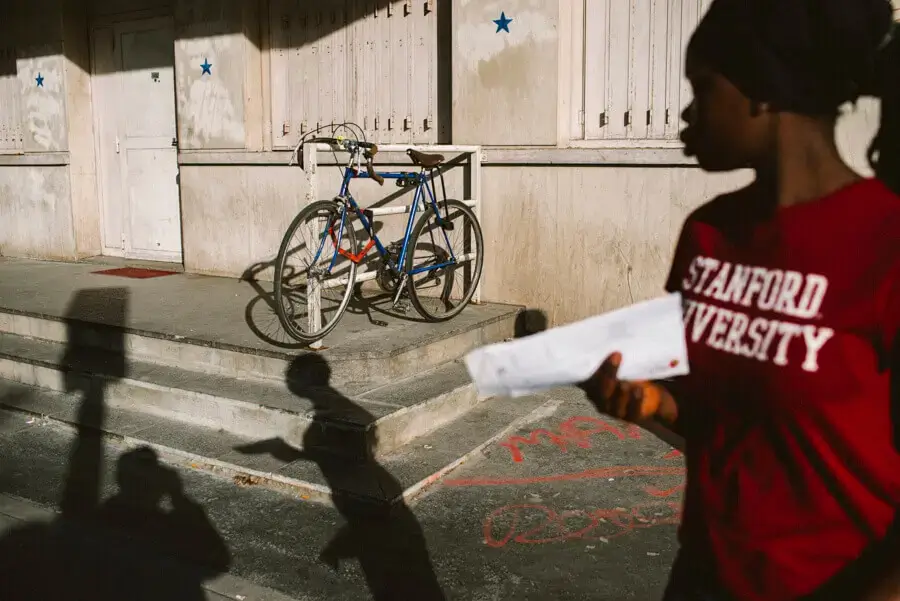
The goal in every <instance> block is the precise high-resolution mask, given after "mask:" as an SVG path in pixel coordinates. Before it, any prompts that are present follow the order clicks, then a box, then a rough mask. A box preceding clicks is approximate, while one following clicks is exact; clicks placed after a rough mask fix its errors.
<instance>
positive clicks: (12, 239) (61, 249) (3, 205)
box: [0, 166, 76, 259]
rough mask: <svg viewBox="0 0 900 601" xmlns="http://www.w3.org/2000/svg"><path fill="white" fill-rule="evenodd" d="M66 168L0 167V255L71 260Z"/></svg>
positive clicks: (73, 249) (70, 213) (72, 245)
mask: <svg viewBox="0 0 900 601" xmlns="http://www.w3.org/2000/svg"><path fill="white" fill-rule="evenodd" d="M70 198H71V197H70V189H69V169H68V167H66V166H56V167H44V166H15V167H0V253H2V254H3V255H6V256H14V257H35V258H43V259H75V258H76V256H75V234H74V232H75V230H74V227H73V225H72V205H71V202H70Z"/></svg>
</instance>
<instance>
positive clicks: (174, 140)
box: [172, 138, 178, 148]
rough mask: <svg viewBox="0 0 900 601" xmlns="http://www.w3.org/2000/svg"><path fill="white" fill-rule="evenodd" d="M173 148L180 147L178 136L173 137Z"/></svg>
mask: <svg viewBox="0 0 900 601" xmlns="http://www.w3.org/2000/svg"><path fill="white" fill-rule="evenodd" d="M172 148H178V138H172Z"/></svg>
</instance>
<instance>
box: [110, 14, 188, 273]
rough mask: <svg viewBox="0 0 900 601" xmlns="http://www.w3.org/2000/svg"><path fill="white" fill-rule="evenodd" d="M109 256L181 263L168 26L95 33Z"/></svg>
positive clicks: (147, 24)
mask: <svg viewBox="0 0 900 601" xmlns="http://www.w3.org/2000/svg"><path fill="white" fill-rule="evenodd" d="M93 46H94V70H95V73H94V107H95V108H94V111H95V122H96V125H97V127H96V131H97V139H98V144H97V146H98V154H99V156H100V171H101V173H100V180H101V186H100V188H101V197H102V206H103V217H104V227H103V233H104V241H103V242H104V244H103V245H104V252H105V253H106V254H111V255H119V256H125V257H129V258H136V259H148V260H159V261H175V262H180V261H181V258H182V257H181V206H180V201H179V197H180V195H179V186H178V149H177V143H176V131H177V129H176V122H175V68H174V63H175V33H174V27H173V25H172V22H171V20H169V19H152V20H146V21H141V22H133V23H119V24H115V25H111V26H108V27H103V28H98V29H95V31H94V44H93Z"/></svg>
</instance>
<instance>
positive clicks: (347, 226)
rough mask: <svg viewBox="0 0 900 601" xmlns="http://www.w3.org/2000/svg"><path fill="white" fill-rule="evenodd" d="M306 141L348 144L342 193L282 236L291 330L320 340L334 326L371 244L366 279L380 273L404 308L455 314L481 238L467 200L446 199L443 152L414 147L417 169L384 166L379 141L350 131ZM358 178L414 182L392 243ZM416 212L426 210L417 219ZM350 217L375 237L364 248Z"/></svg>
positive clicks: (478, 259)
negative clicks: (358, 193) (439, 194)
mask: <svg viewBox="0 0 900 601" xmlns="http://www.w3.org/2000/svg"><path fill="white" fill-rule="evenodd" d="M306 143H307V144H328V145H330V146H332V148H334V149H341V150H344V151H346V152H348V153H349V155H350V158H349V160H348V162H347V165H346V168H345V169H344V177H343V181H342V183H341V189H340V191H339V192H338V195H337V196H336V197H335V198H334V199H333V200H330V201H328V200H323V201H317V202H313V203H311V204H310V205H309V206H307V207H305V208H304V209H303V210H302V211H301V212H300V213H299V214H298V215H297V217H296V218H295V219H294V221H293V223H291V225H290V227H289V228H288V230H287V232H286V233H285V236H284V240H283V241H282V243H281V248H280V250H279V251H278V258H277V259H276V262H275V302H276V309H277V312H278V317H279V320H280V321H281V324H282V326H283V327H284V329H285V331H286V332H287V333H288V334H289V335H290V336H291V337H293V338H295V339H296V340H298V341H300V342H304V343H313V342H317V341H319V340H321V339H322V338H324V337H325V336H326V335H327V334H328V333H329V332H331V331H332V330H333V329H334V327H335V326H336V325H337V324H338V321H339V320H340V318H341V316H342V315H343V314H344V311H345V310H346V309H347V306H348V305H349V303H350V300H351V298H352V296H353V290H354V286H355V284H356V283H357V268H358V266H359V265H360V263H362V262H363V260H364V259H365V258H366V256H367V255H368V254H369V252H370V251H371V250H372V248H375V249H377V251H378V254H379V255H380V262H379V263H378V267H377V269H376V270H375V271H374V273H372V274H371V275H368V277H366V278H365V279H375V280H376V281H377V283H378V285H379V286H380V287H381V289H382V290H383V291H385V292H386V293H389V294H392V295H393V304H392V307H394V308H398V307H399V308H400V310H401V311H402V312H404V313H405V312H406V311H407V310H408V306H407V305H406V298H405V297H406V296H408V299H409V301H410V302H411V303H412V305H413V306H414V307H415V309H416V311H417V312H418V313H419V314H420V315H421V316H422V317H423V318H425V319H426V320H428V321H432V322H434V321H445V320H448V319H450V318H452V317H454V316H456V315H458V314H459V313H460V312H461V311H462V310H463V309H464V308H465V307H466V305H467V304H468V303H469V302H470V301H471V299H472V295H473V294H474V293H475V289H476V287H477V286H478V282H479V280H480V279H481V269H482V265H483V261H484V257H483V251H482V249H483V247H484V237H483V235H482V233H481V226H480V225H479V223H478V219H477V217H476V216H475V213H474V212H473V211H472V209H471V208H470V207H469V206H468V204H466V203H465V202H462V201H459V200H448V199H447V189H446V186H445V185H444V178H443V173H442V172H441V170H440V167H441V165H442V164H443V163H444V157H443V156H442V155H438V154H426V153H422V152H418V151H416V150H413V149H409V150H407V152H406V154H407V155H408V156H409V158H410V159H411V160H412V162H413V164H414V165H416V166H417V167H419V171H418V172H406V171H401V172H380V173H379V172H377V171H375V169H374V167H373V165H372V161H373V159H374V157H375V155H376V154H377V153H378V146H377V145H376V144H372V143H369V142H365V141H360V140H356V139H346V138H313V139H310V140H307V141H306ZM363 166H364V167H365V169H363ZM435 171H437V172H438V177H439V178H440V180H441V188H442V190H443V200H442V201H440V202H438V201H437V200H436V198H435V194H434V189H433V184H432V182H434V181H435V179H434V176H435ZM361 178H365V179H372V180H374V181H376V182H377V183H378V184H380V185H384V182H385V180H395V181H396V184H397V186H398V187H401V188H406V187H415V188H416V190H415V197H414V199H413V203H412V205H411V206H410V207H409V209H408V210H409V220H408V222H407V224H406V230H405V234H404V236H403V239H402V240H400V241H397V242H393V243H391V244H388V245H387V246H385V245H384V244H382V243H381V240H379V238H378V236H377V235H376V233H375V231H374V229H373V225H374V214H373V212H372V211H370V210H364V209H362V208H360V206H359V205H358V204H357V202H356V200H354V198H353V195H352V194H351V193H350V182H351V181H352V180H354V179H361ZM420 210H423V211H424V213H423V214H422V215H421V217H420V219H419V220H418V222H417V221H416V216H417V215H418V214H419V211H420ZM353 215H355V216H356V218H357V219H358V220H359V222H360V223H361V224H362V227H363V230H364V231H365V232H366V234H367V235H368V238H369V240H368V243H367V244H366V246H365V247H364V248H363V249H362V250H361V251H360V250H359V249H358V244H357V240H356V236H357V234H356V230H355V228H354V226H353V224H352V216H353ZM451 238H452V239H453V240H451ZM301 255H302V256H304V257H305V258H304V259H301V260H300V262H299V265H296V266H295V265H294V263H293V261H294V259H295V258H297V257H298V256H301ZM369 272H370V273H371V272H372V269H371V268H370V269H369ZM360 279H363V278H362V276H360ZM457 283H461V287H460V288H457V286H456V284H457Z"/></svg>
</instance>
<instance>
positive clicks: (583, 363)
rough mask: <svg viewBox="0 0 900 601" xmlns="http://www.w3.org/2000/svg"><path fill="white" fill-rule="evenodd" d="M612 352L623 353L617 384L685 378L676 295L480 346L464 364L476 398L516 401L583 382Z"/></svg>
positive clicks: (684, 352) (678, 297) (685, 359)
mask: <svg viewBox="0 0 900 601" xmlns="http://www.w3.org/2000/svg"><path fill="white" fill-rule="evenodd" d="M616 351H618V352H620V353H622V365H621V366H620V368H619V378H620V379H622V380H658V379H663V378H671V377H675V376H683V375H686V374H687V373H688V372H689V367H688V357H687V341H686V340H685V335H684V322H683V314H682V304H681V294H679V293H674V294H669V295H667V296H664V297H661V298H658V299H655V300H651V301H647V302H642V303H638V304H636V305H632V306H630V307H626V308H624V309H619V310H617V311H613V312H611V313H606V314H604V315H598V316H596V317H591V318H589V319H586V320H584V321H580V322H577V323H573V324H569V325H566V326H562V327H559V328H553V329H551V330H547V331H545V332H541V333H540V334H535V335H534V336H529V337H527V338H522V339H520V340H514V341H512V342H505V343H502V344H493V345H490V346H485V347H482V348H479V349H477V350H475V351H472V352H471V353H469V354H468V355H467V356H466V358H465V362H466V368H467V369H468V370H469V376H470V377H471V378H472V381H473V382H474V383H475V388H476V389H477V390H478V394H479V395H481V396H511V397H517V396H524V395H527V394H532V393H535V392H538V391H541V390H547V389H549V388H554V387H557V386H570V385H575V384H579V383H581V382H584V381H585V380H587V379H588V378H590V377H591V376H592V375H593V374H594V372H596V371H597V368H598V367H600V364H601V363H603V361H604V360H605V359H606V358H607V357H609V355H610V354H612V353H614V352H616Z"/></svg>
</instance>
